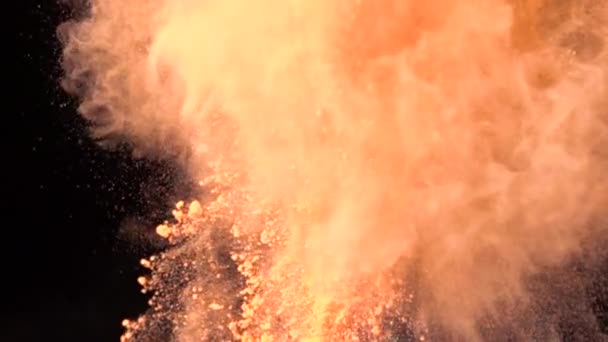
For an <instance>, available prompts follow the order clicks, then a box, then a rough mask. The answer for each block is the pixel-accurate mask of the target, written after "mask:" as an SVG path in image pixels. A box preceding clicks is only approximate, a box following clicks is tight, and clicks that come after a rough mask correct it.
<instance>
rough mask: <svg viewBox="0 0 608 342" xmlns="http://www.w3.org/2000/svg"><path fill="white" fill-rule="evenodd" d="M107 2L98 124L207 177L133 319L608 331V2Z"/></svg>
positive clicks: (283, 330)
mask: <svg viewBox="0 0 608 342" xmlns="http://www.w3.org/2000/svg"><path fill="white" fill-rule="evenodd" d="M89 6H90V8H88V12H87V13H86V15H84V16H82V17H81V18H76V19H74V20H73V21H70V22H66V23H65V24H63V25H62V26H61V27H60V28H59V35H60V38H61V40H62V42H63V44H64V55H63V66H64V69H65V78H64V80H63V82H64V87H65V88H66V90H67V91H69V92H71V93H73V94H75V95H77V96H78V97H79V98H80V99H81V101H82V102H81V106H80V108H79V111H80V113H81V114H82V115H83V116H84V117H86V118H87V119H89V120H90V121H91V126H92V132H93V135H94V138H95V139H98V140H99V141H100V142H102V143H105V144H113V143H116V142H118V141H127V142H129V143H130V144H131V145H132V146H134V148H135V149H137V151H139V152H140V153H144V154H146V153H153V154H160V155H172V156H177V157H178V159H179V160H180V162H181V163H182V164H183V167H184V168H186V169H187V170H188V171H189V173H190V174H191V175H192V177H195V178H196V179H200V181H201V182H200V184H201V187H200V190H199V191H198V193H199V194H200V195H199V196H198V201H192V202H191V203H182V202H180V203H178V205H177V207H176V208H175V210H174V216H175V219H174V220H172V221H171V222H165V223H164V224H162V225H160V226H158V228H157V233H158V234H159V235H161V236H163V237H165V238H166V239H167V240H168V241H169V242H170V243H171V244H173V247H172V248H169V249H168V250H167V251H165V252H164V253H162V254H160V255H158V256H155V257H152V258H150V259H144V260H142V265H144V266H145V267H148V268H150V269H151V272H150V274H149V275H148V276H145V277H142V278H140V279H139V281H140V283H141V284H142V285H143V287H144V291H150V292H152V293H153V297H152V299H151V301H150V303H151V307H150V310H149V312H148V313H146V314H144V315H143V316H142V317H140V318H139V319H138V320H134V321H128V320H126V321H125V322H124V325H125V327H126V329H127V330H126V332H125V335H124V336H123V340H125V341H130V340H133V341H160V340H170V341H178V342H189V341H230V340H234V341H409V340H434V341H452V340H453V341H486V340H487V341H507V340H518V341H526V340H560V339H562V338H564V337H563V336H564V335H563V334H564V332H563V330H564V326H566V325H567V324H568V322H570V323H571V321H572V319H573V318H572V317H577V319H578V320H579V321H580V322H578V323H576V324H575V325H576V326H578V327H579V328H580V327H584V328H582V329H583V330H584V331H582V332H580V333H577V334H579V335H576V336H578V337H574V338H579V339H587V340H588V339H591V340H601V339H606V338H608V337H606V336H604V335H602V334H601V332H600V328H599V327H598V324H597V322H596V321H595V316H594V315H593V314H591V308H590V306H589V305H588V304H585V303H586V302H587V298H586V297H587V296H586V295H585V282H586V278H585V276H581V275H576V274H574V273H568V272H569V271H568V268H569V267H570V266H569V265H571V264H572V263H573V262H574V260H577V258H578V259H582V260H584V262H585V263H587V264H590V263H593V262H594V260H596V259H600V257H601V254H602V253H601V252H603V248H602V247H601V244H599V243H598V241H605V237H604V236H605V235H606V234H607V229H608V224H607V223H606V217H607V213H608V48H607V47H606V44H608V1H605V0H578V1H574V0H562V1H557V0H462V1H447V0H426V1H417V0H358V1H357V0H351V1H345V0H336V1H327V0H266V1H236V0H223V1H217V0H216V1H214V0H196V1H195V0H179V1H178V0H145V1H144V0H131V1H122V0H92V1H91V3H90V4H89ZM159 223H160V222H159ZM602 239H604V240H602ZM589 242H591V243H589ZM593 242H596V243H595V244H594V243H593ZM590 246H591V247H590ZM593 246H595V247H593ZM568 315H570V316H571V317H570V318H568V317H569V316H568ZM573 324H574V323H573ZM581 334H582V335H581Z"/></svg>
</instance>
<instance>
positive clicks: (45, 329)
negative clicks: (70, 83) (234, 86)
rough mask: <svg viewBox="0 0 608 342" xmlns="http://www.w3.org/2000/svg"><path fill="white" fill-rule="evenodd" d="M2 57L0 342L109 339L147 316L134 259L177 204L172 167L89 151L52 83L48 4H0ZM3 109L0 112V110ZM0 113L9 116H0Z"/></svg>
mask: <svg viewBox="0 0 608 342" xmlns="http://www.w3.org/2000/svg"><path fill="white" fill-rule="evenodd" d="M10 6H15V7H14V8H10V9H9V10H7V11H6V12H5V13H6V15H7V16H8V19H7V20H9V21H10V22H9V26H10V29H11V31H12V30H14V36H13V39H16V41H15V42H11V44H9V45H8V46H7V47H4V51H3V54H4V55H5V56H6V55H8V56H10V57H11V58H16V60H14V61H10V62H9V63H7V64H5V68H6V69H5V70H4V73H3V80H2V83H3V85H4V86H5V87H6V88H5V90H3V101H4V104H5V106H4V110H3V113H2V114H3V115H4V119H5V120H3V122H2V129H3V131H4V134H3V140H4V141H3V148H4V151H5V156H4V158H3V160H2V163H1V164H0V165H1V168H2V169H3V172H2V174H3V176H2V177H1V178H2V179H3V183H4V184H3V187H2V196H1V197H2V210H3V214H4V215H3V221H2V223H1V224H0V241H1V244H2V245H1V246H0V250H1V252H0V253H1V259H0V265H1V268H0V282H1V283H2V287H1V288H0V298H1V299H0V300H1V302H0V303H1V304H0V308H1V312H2V317H0V327H2V328H1V329H0V341H83V342H85V341H118V339H119V336H120V334H121V333H122V326H121V320H122V319H123V318H128V317H130V318H132V317H136V316H137V315H138V314H139V313H142V312H143V311H144V310H145V309H146V301H147V298H146V297H145V296H144V295H142V294H141V293H140V287H139V285H138V284H137V282H136V278H137V276H139V275H141V274H143V273H144V271H145V270H144V269H143V268H142V267H140V266H139V259H140V258H141V257H144V256H147V255H149V254H150V253H152V252H154V251H156V250H158V248H160V247H162V245H161V242H160V241H158V240H157V239H156V237H155V235H154V233H153V231H154V227H155V225H156V224H158V223H161V222H162V220H164V219H166V218H168V215H169V212H168V210H169V209H171V208H170V205H171V203H174V201H175V199H176V198H177V193H176V191H177V190H175V184H176V183H179V182H178V180H179V179H178V177H179V175H178V173H177V171H176V168H175V167H173V165H172V163H171V161H167V160H149V159H148V160H147V159H139V160H136V159H134V158H132V157H131V154H130V153H129V150H128V148H123V149H120V150H114V151H109V150H105V149H101V148H99V147H98V146H97V145H96V144H95V142H93V141H92V140H91V139H90V138H89V135H88V133H87V125H86V122H84V120H82V119H81V118H80V117H79V116H78V114H77V112H76V109H77V101H76V99H73V98H70V97H69V96H68V95H67V94H65V93H64V92H63V91H62V89H61V87H60V78H61V73H62V71H61V66H60V62H59V61H60V57H61V47H60V44H59V42H58V40H57V36H56V28H57V26H58V25H59V23H61V22H62V21H64V20H66V19H68V18H69V17H70V16H71V15H73V13H70V11H69V8H67V7H66V6H62V5H60V4H59V2H57V1H54V0H50V1H34V0H22V1H15V2H11V4H10ZM7 103H8V106H6V104H7ZM7 117H8V120H6V118H7Z"/></svg>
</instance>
